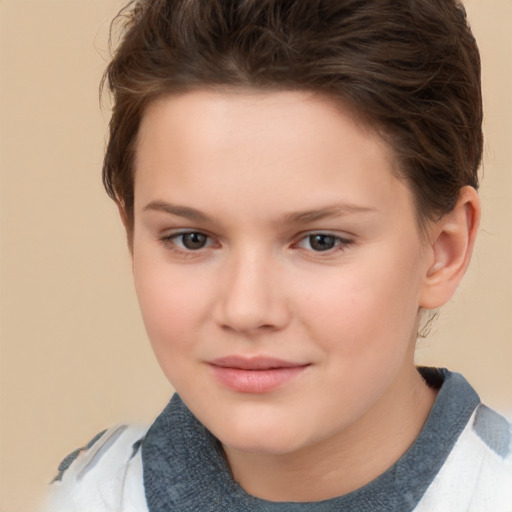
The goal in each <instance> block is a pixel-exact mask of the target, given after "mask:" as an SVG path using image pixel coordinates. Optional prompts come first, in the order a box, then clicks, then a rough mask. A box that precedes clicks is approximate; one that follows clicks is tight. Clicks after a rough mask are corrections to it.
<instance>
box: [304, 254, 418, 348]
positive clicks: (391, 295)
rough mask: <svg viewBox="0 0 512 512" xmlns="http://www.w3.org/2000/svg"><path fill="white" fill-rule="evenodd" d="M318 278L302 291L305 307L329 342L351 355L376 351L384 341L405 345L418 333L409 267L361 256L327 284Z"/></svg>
mask: <svg viewBox="0 0 512 512" xmlns="http://www.w3.org/2000/svg"><path fill="white" fill-rule="evenodd" d="M409 266H410V265H406V267H409ZM319 284H320V283H319V282H318V281H316V282H315V283H314V288H313V289H314V290H315V291H314V292H311V290H310V291H309V293H304V294H303V297H307V299H306V300H305V301H304V302H303V308H304V311H307V313H304V315H306V314H307V315H308V317H309V318H310V325H314V326H315V329H316V330H317V332H318V331H321V332H322V338H323V340H324V343H325V344H326V345H328V346H327V347H326V348H328V349H332V350H337V351H340V352H343V356H347V357H351V356H354V357H355V356H361V354H362V353H364V352H368V356H369V357H372V354H375V353H377V352H379V350H378V349H379V348H381V345H382V344H386V345H387V346H388V348H389V349H390V350H391V349H392V346H393V345H401V347H402V348H403V346H404V345H406V344H408V343H409V342H410V341H411V336H413V337H414V336H415V329H416V323H417V315H418V304H417V302H418V297H417V295H418V293H417V286H416V285H415V283H414V280H413V279H411V273H410V272H408V269H407V268H405V269H403V271H401V270H400V269H397V267H396V265H394V263H393V262H390V264H389V265H387V266H386V267H385V268H383V266H382V265H379V266H373V267H372V265H367V264H365V263H364V262H360V264H357V265H352V266H351V267H350V268H348V267H347V268H346V269H343V270H340V272H339V275H337V276H334V278H333V277H332V276H331V278H330V279H326V280H325V286H324V287H322V286H318V285H319Z"/></svg>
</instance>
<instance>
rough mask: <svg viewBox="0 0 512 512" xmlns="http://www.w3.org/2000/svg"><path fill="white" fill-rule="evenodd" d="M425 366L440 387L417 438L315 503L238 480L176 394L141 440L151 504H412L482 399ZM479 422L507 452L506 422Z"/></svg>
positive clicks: (388, 507) (256, 507) (371, 510)
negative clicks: (377, 470) (376, 471)
mask: <svg viewBox="0 0 512 512" xmlns="http://www.w3.org/2000/svg"><path fill="white" fill-rule="evenodd" d="M420 371H421V373H422V375H423V377H424V378H425V379H426V381H427V382H428V383H429V384H430V385H431V386H432V387H439V386H440V385H441V384H442V387H441V389H440V391H439V394H438V397H437V400H436V402H435V404H434V406H433V408H432V411H431V413H430V415H429V417H428V419H427V422H426V423H425V426H424V428H423V429H422V431H421V433H420V435H419V436H418V438H417V440H416V442H415V443H414V444H413V446H412V447H411V448H410V449H409V450H408V451H407V452H406V453H405V454H404V455H403V456H402V458H401V459H400V460H399V461H398V462H397V463H396V464H394V465H393V466H392V467H391V468H390V469H389V470H388V471H386V472H385V473H384V474H382V475H381V476H380V477H378V478H377V479H375V480H373V481H372V482H370V483H369V484H367V485H365V486H364V487H362V488H360V489H358V490H356V491H354V492H352V493H349V494H347V495H345V496H341V497H338V498H333V499H329V500H325V501H321V502H314V503H313V502H312V503H295V502H286V503H277V502H270V501H266V500H262V499H258V498H255V497H253V496H250V495H249V494H247V493H246V492H245V491H244V490H243V489H242V488H241V487H240V486H239V485H238V484H236V483H235V482H234V481H233V479H232V477H231V474H230V472H229V469H228V467H227V465H226V462H225V460H224V458H223V454H222V449H221V446H220V443H219V441H218V440H217V439H215V438H214V437H213V436H212V435H211V434H210V433H209V432H208V430H207V429H206V428H205V427H204V426H203V425H202V424H201V423H200V422H199V421H198V420H197V419H196V418H195V417H194V416H193V415H192V413H191V412H190V411H189V410H188V409H187V407H186V406H185V405H184V403H183V402H182V400H181V399H180V397H179V396H178V395H174V396H173V398H172V399H171V401H170V403H169V405H168V406H167V407H166V409H165V410H164V411H163V412H162V414H161V415H160V416H159V417H158V418H157V420H156V421H155V422H154V423H153V425H152V427H151V428H150V430H149V431H148V433H147V435H146V438H145V440H144V442H143V444H142V460H143V471H144V486H145V492H146V499H147V503H148V507H149V510H150V512H173V511H179V512H199V511H200V512H208V511H216V512H218V511H222V512H246V511H247V512H249V511H258V512H305V511H308V512H331V511H332V512H334V511H336V512H340V511H342V512H343V511H347V512H351V511H353V512H356V511H357V512H384V511H385V512H389V511H393V512H410V511H412V510H413V509H414V508H415V507H416V505H417V504H418V502H419V501H420V499H421V497H422V496H423V495H424V493H425V491H426V490H427V488H428V486H429V485H430V484H431V482H432V481H433V479H434V478H435V476H436V474H437V473H438V471H439V470H440V468H441V467H442V466H443V464H444V462H445V461H446V458H447V457H448V455H449V454H450V452H451V450H452V448H453V446H454V444H455V442H456V441H457V439H458V437H459V436H460V434H461V432H462V431H463V429H464V427H465V426H466V424H467V422H468V420H469V419H470V417H471V415H472V413H473V412H474V410H475V408H476V407H477V406H478V405H479V402H480V401H479V397H478V395H477V394H476V392H475V391H474V390H473V388H472V387H471V386H470V385H469V384H468V382H467V381H466V380H465V379H464V377H462V376H461V375H459V374H457V373H451V372H448V371H447V370H444V369H443V370H437V369H420ZM491 412H492V411H491ZM493 414H494V413H493ZM475 422H476V424H475V429H476V430H477V432H478V433H479V435H480V437H481V438H482V439H484V441H485V442H486V443H487V444H488V445H489V446H490V447H491V448H492V449H493V450H495V451H496V452H503V451H504V450H505V449H506V448H505V447H507V448H508V446H509V439H508V437H507V436H508V435H509V431H508V425H507V424H506V422H504V423H503V424H502V427H500V426H499V425H500V424H501V422H500V421H496V418H495V417H492V416H490V415H489V413H488V411H486V410H484V411H483V412H482V413H481V414H478V415H477V417H476V420H475ZM505 438H506V439H505Z"/></svg>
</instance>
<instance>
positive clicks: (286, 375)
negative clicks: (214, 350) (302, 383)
mask: <svg viewBox="0 0 512 512" xmlns="http://www.w3.org/2000/svg"><path fill="white" fill-rule="evenodd" d="M209 365H210V367H211V369H212V371H213V374H214V376H215V378H216V379H217V380H218V381H219V382H220V383H221V384H223V385H225V386H227V387H228V388H230V389H232V390H234V391H238V392H241V393H268V392H270V391H273V390H275V389H277V388H279V387H281V386H283V385H285V384H287V383H289V382H290V381H291V380H293V379H295V378H296V377H297V376H298V375H300V374H301V373H303V372H304V371H305V370H306V368H308V367H309V366H310V365H309V364H302V363H297V362H292V361H283V360H281V359H274V358H268V357H251V358H245V357H239V356H230V357H223V358H219V359H215V360H213V361H211V362H210V363H209Z"/></svg>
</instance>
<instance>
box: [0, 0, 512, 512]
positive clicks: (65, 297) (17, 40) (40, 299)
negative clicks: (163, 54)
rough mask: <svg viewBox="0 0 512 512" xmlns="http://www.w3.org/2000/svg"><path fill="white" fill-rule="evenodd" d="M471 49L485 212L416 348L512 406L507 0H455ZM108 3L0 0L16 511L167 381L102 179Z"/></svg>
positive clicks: (8, 383)
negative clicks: (454, 288) (455, 284)
mask: <svg viewBox="0 0 512 512" xmlns="http://www.w3.org/2000/svg"><path fill="white" fill-rule="evenodd" d="M466 5H467V8H468V12H469V17H470V20H471V21H472V25H473V28H474V32H475V34H476V36H477V39H478V40H479V42H480V47H481V51H482V55H483V61H484V86H485V108H486V121H485V129H486V159H485V165H484V174H485V177H484V180H483V185H482V189H481V196H482V199H483V203H484V218H483V225H482V230H481V233H480V240H479V243H478V246H477V249H476V254H475V256H474V260H473V263H472V268H471V271H470V274H469V275H468V276H467V278H466V280H465V282H464V284H463V285H462V287H461V289H460V290H459V292H458V293H457V296H456V297H455V299H454V300H453V302H452V303H451V304H450V305H449V306H448V307H446V308H445V309H444V310H443V312H442V315H441V318H440V320H439V321H438V322H437V324H436V326H435V330H434V332H433V333H432V336H430V338H429V339H428V340H427V341H424V342H422V343H421V345H420V347H419V348H418V361H420V362H423V363H428V364H437V365H443V366H448V367H450V368H451V369H454V370H459V371H462V372H463V373H464V374H465V375H466V376H467V377H468V378H469V380H470V381H471V382H472V383H473V384H474V385H475V386H476V388H477V389H478V390H479V391H480V393H481V396H482V397H483V399H484V400H485V401H486V402H488V403H489V404H490V405H492V406H494V407H496V408H499V409H501V410H503V411H505V412H506V413H507V414H509V413H511V412H512V395H511V393H510V391H511V389H512V371H511V362H512V343H511V336H510V333H511V332H512V311H511V310H512V265H511V255H512V206H511V202H512V172H511V167H512V138H511V133H512V101H511V93H512V37H511V35H510V24H511V22H512V1H510V0H468V1H467V2H466ZM119 6H120V2H119V1H118V0H95V1H93V0H61V1H57V0H37V1H36V0H32V1H28V0H0V52H1V54H0V55H1V65H0V77H1V82H0V88H1V89H0V130H1V132H0V142H1V146H0V173H1V174H0V179H1V182H0V186H1V188H0V194H1V196H0V197H1V203H0V205H1V210H0V222H1V232H0V233H1V239H0V244H1V245H0V249H1V251H0V257H1V260H0V279H1V281H0V301H1V303H0V308H1V309H0V311H1V318H0V321H1V323H0V327H1V331H0V332H1V353H0V356H1V360H0V365H1V374H0V375H1V381H0V400H1V401H0V404H1V414H0V428H1V431H0V443H1V444H0V463H1V467H0V511H1V512H22V511H23V512H25V511H28V510H32V509H33V508H34V507H35V503H36V502H37V499H38V496H39V495H40V494H41V493H42V490H43V489H44V486H45V485H46V483H47V482H48V481H49V480H50V479H51V478H52V477H53V475H54V473H55V469H56V466H57V464H58V462H59V461H60V459H61V458H63V457H64V456H65V455H66V454H67V453H68V452H70V451H71V450H73V449H74V448H75V447H77V446H80V445H81V444H83V443H85V442H86V441H88V440H89V439H90V438H91V437H92V436H93V435H94V434H95V433H96V432H98V431H99V430H101V429H103V428H105V427H107V426H109V425H112V424H114V423H117V422H121V421H136V422H149V421H150V420H151V418H153V417H154V415H156V414H157V412H158V411H159V410H161V409H162V408H163V406H164V404H165V403H166V400H167V398H168V396H169V395H170V393H171V388H170V386H169V384H168V383H167V382H166V381H165V379H164V377H163V376H162V375H161V373H160V370H159V368H158V367H157V364H156V362H154V360H153V356H152V354H151V352H150V349H149V346H148V343H147V342H146V337H145V333H144V330H143V327H142V325H141V321H140V319H139V315H138V311H137V306H136V302H135V298H134V294H133V290H132V285H131V279H130V265H129V258H128V254H127V251H126V249H125V242H124V238H123V233H122V229H121V225H120V222H119V221H118V219H117V217H116V211H115V208H114V205H113V204H111V202H110V200H108V198H107V197H106V195H105V194H104V192H103V190H102V187H101V183H100V166H101V158H102V149H103V144H104V134H105V130H106V122H107V120H108V112H107V111H106V110H104V111H103V112H102V111H101V110H100V107H99V104H98V96H97V87H98V82H99V79H100V76H101V73H102V70H103V68H104V64H105V59H106V55H107V52H106V50H107V30H108V23H109V20H110V19H111V18H112V16H113V15H114V13H115V12H116V11H117V10H118V8H119Z"/></svg>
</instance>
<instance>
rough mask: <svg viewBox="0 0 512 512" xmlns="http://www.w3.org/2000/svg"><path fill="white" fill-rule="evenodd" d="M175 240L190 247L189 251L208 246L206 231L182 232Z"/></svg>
mask: <svg viewBox="0 0 512 512" xmlns="http://www.w3.org/2000/svg"><path fill="white" fill-rule="evenodd" d="M175 241H176V243H178V245H181V246H183V248H185V249H188V250H189V251H197V250H198V249H202V248H203V247H205V246H206V244H207V242H208V236H207V235H205V234H204V233H198V232H192V233H182V234H181V235H178V236H177V237H176V239H175ZM180 242H181V243H180Z"/></svg>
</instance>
